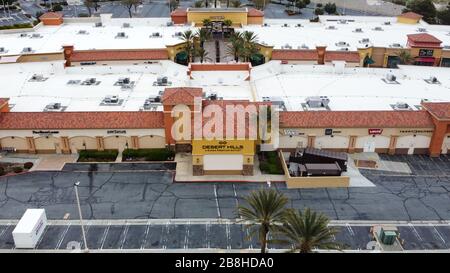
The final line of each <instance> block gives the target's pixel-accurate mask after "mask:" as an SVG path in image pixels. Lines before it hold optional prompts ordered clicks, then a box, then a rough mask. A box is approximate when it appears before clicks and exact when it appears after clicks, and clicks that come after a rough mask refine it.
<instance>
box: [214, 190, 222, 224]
mask: <svg viewBox="0 0 450 273" xmlns="http://www.w3.org/2000/svg"><path fill="white" fill-rule="evenodd" d="M214 197H215V198H216V207H217V216H218V217H219V218H222V216H221V215H220V207H219V199H218V198H217V186H216V184H214Z"/></svg>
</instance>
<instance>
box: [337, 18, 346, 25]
mask: <svg viewBox="0 0 450 273" xmlns="http://www.w3.org/2000/svg"><path fill="white" fill-rule="evenodd" d="M339 23H340V24H347V20H345V19H342V20H339Z"/></svg>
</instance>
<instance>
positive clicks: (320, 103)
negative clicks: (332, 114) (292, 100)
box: [306, 96, 330, 108]
mask: <svg viewBox="0 0 450 273" xmlns="http://www.w3.org/2000/svg"><path fill="white" fill-rule="evenodd" d="M329 103H330V99H329V98H328V97H327V96H314V97H307V98H306V104H307V105H308V107H310V108H323V107H325V108H326V107H328V104H329Z"/></svg>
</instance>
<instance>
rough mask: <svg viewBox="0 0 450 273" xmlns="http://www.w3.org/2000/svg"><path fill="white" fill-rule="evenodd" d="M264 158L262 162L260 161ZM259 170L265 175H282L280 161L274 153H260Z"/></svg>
mask: <svg viewBox="0 0 450 273" xmlns="http://www.w3.org/2000/svg"><path fill="white" fill-rule="evenodd" d="M261 158H264V160H261ZM259 169H260V170H261V171H262V172H264V173H267V174H283V173H284V172H283V169H282V167H281V162H280V159H279V158H278V154H277V152H275V151H271V152H262V154H261V155H260V163H259Z"/></svg>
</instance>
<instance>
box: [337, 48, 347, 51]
mask: <svg viewBox="0 0 450 273" xmlns="http://www.w3.org/2000/svg"><path fill="white" fill-rule="evenodd" d="M339 51H348V47H341V48H339Z"/></svg>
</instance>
